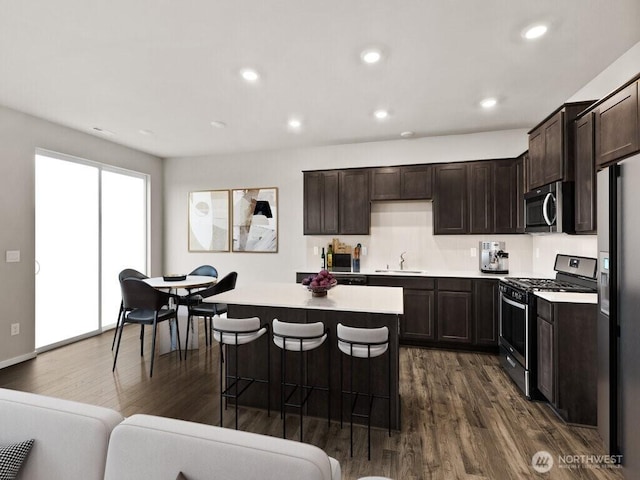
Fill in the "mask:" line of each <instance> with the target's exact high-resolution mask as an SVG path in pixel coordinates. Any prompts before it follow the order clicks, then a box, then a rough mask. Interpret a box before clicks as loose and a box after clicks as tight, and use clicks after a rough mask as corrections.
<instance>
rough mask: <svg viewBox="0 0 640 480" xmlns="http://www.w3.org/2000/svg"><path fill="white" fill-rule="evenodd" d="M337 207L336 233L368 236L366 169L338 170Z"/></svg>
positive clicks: (367, 174)
mask: <svg viewBox="0 0 640 480" xmlns="http://www.w3.org/2000/svg"><path fill="white" fill-rule="evenodd" d="M339 206H340V215H339V217H338V221H339V231H338V233H340V234H344V235H369V226H370V223H371V202H370V201H369V171H368V170H367V169H354V170H340V186H339Z"/></svg>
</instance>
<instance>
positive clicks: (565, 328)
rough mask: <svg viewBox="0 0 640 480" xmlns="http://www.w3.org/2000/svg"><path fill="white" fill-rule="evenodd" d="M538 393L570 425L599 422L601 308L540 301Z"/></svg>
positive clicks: (591, 305)
mask: <svg viewBox="0 0 640 480" xmlns="http://www.w3.org/2000/svg"><path fill="white" fill-rule="evenodd" d="M537 312H538V318H537V340H538V351H537V355H538V363H537V367H538V389H539V390H540V391H541V392H542V394H543V395H544V396H545V397H546V398H547V400H549V403H550V404H551V405H552V406H553V408H554V410H555V411H556V412H557V413H558V415H559V416H560V417H561V418H562V419H564V420H565V421H566V422H569V423H576V424H582V425H596V422H597V392H596V388H597V339H596V318H597V306H596V305H595V304H584V303H560V302H553V303H552V302H548V301H546V300H544V299H541V298H538V300H537Z"/></svg>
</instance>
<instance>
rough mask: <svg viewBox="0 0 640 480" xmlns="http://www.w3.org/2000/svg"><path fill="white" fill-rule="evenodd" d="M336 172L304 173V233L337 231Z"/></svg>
mask: <svg viewBox="0 0 640 480" xmlns="http://www.w3.org/2000/svg"><path fill="white" fill-rule="evenodd" d="M338 182H339V178H338V172H337V171H328V172H305V173H304V234H305V235H321V234H334V233H338Z"/></svg>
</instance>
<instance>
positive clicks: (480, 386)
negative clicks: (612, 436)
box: [0, 326, 622, 480]
mask: <svg viewBox="0 0 640 480" xmlns="http://www.w3.org/2000/svg"><path fill="white" fill-rule="evenodd" d="M138 332H139V330H138V328H137V327H136V326H129V327H127V328H126V329H125V334H124V335H123V339H122V346H121V350H120V355H119V358H118V367H117V369H116V372H115V373H113V374H112V373H111V364H112V361H113V354H112V352H111V339H112V332H107V333H105V334H103V335H100V336H97V337H93V338H90V339H87V340H83V341H81V342H78V343H75V344H73V345H69V346H66V347H62V348H59V349H57V350H53V351H50V352H46V353H43V354H40V355H38V357H37V358H36V359H34V360H31V361H27V362H24V363H22V364H19V365H14V366H12V367H8V368H5V369H2V370H0V386H1V387H4V388H13V389H17V390H24V391H29V392H36V393H41V394H45V395H51V396H55V397H59V398H66V399H70V400H76V401H80V402H86V403H91V404H94V405H102V406H105V407H109V408H113V409H116V410H118V411H120V412H121V413H122V414H123V415H125V416H128V415H132V414H134V413H148V414H153V415H162V416H167V417H173V418H180V419H184V420H190V421H194V422H201V423H207V424H214V425H215V424H217V422H218V415H219V408H218V388H217V385H218V366H219V364H218V361H219V353H218V348H217V345H216V346H214V347H213V348H204V347H203V346H204V337H203V336H201V338H200V343H201V345H202V347H201V348H200V350H197V351H192V352H190V355H189V358H188V359H187V360H186V361H184V360H183V361H182V362H180V361H178V359H177V357H176V356H175V355H174V354H167V355H162V356H159V357H157V359H156V364H155V367H154V376H153V378H152V379H150V378H149V356H148V352H149V350H150V342H149V341H147V346H146V349H147V350H146V352H147V355H146V356H145V357H144V358H141V357H140V355H139V342H138ZM147 337H149V335H147ZM147 340H148V339H147ZM400 356H401V358H400V392H401V396H402V431H401V432H394V433H393V435H392V437H391V438H389V437H388V435H387V432H386V430H378V429H376V430H374V431H373V433H372V455H371V456H372V460H371V461H370V462H369V461H367V453H366V429H364V428H361V427H358V428H356V431H355V433H354V435H355V438H356V446H355V452H354V456H353V458H350V457H349V429H348V428H344V429H342V430H341V429H340V426H339V424H331V426H328V425H327V421H326V419H305V424H304V432H305V441H307V442H308V443H312V444H314V445H317V446H318V447H320V448H322V449H324V450H325V451H326V452H327V453H328V454H329V455H331V456H333V457H335V458H337V459H338V460H339V461H340V463H341V465H342V471H343V478H344V479H345V480H351V479H354V480H355V479H357V478H358V477H361V476H366V475H383V476H387V477H391V478H394V479H398V480H399V479H402V480H407V479H443V480H445V479H446V480H449V479H458V478H460V479H491V480H503V479H527V478H536V477H541V478H543V477H544V478H551V479H573V478H579V479H619V478H622V476H621V474H620V472H619V471H618V470H606V469H598V468H577V469H571V470H570V469H566V468H558V467H554V468H553V469H552V471H551V472H550V473H549V474H544V475H541V474H537V473H535V471H534V470H533V468H532V467H531V465H530V464H531V457H532V455H533V454H534V453H535V452H537V451H539V450H546V451H549V452H550V453H551V454H552V455H553V456H554V458H557V456H558V455H592V454H603V453H604V451H603V449H602V446H601V442H600V439H599V437H598V434H597V431H596V430H595V429H592V428H579V427H572V426H567V425H565V424H563V423H562V421H560V420H559V419H558V418H557V417H556V416H555V414H554V413H553V412H552V411H551V410H550V409H549V408H548V407H547V406H546V405H545V404H543V403H533V402H529V401H527V400H525V399H524V398H523V397H522V395H521V394H520V393H519V392H518V390H517V389H516V388H515V387H514V385H513V384H512V383H511V381H510V380H509V378H508V377H507V376H506V375H505V374H504V372H503V371H502V370H501V369H500V366H499V364H498V360H497V358H496V357H494V356H491V355H485V354H475V353H457V352H447V351H439V350H427V349H418V348H402V349H401V352H400ZM232 424H233V410H232V409H229V410H227V412H226V413H225V426H232ZM297 425H298V423H297V421H296V417H295V416H292V417H291V421H288V422H287V426H288V428H290V430H289V431H288V432H287V437H288V438H291V439H297V438H298V430H297V429H298V426H297ZM240 429H242V430H246V431H252V432H257V433H261V434H266V435H273V436H280V435H281V431H282V423H281V420H280V418H279V415H277V414H275V415H274V414H272V415H271V417H270V418H268V417H267V415H266V412H263V411H260V410H254V409H244V408H241V409H240ZM256 478H259V477H256Z"/></svg>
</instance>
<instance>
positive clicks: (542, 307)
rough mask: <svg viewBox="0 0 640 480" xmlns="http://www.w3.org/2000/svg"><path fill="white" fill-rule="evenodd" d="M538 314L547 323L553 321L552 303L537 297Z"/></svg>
mask: <svg viewBox="0 0 640 480" xmlns="http://www.w3.org/2000/svg"><path fill="white" fill-rule="evenodd" d="M537 310H538V316H539V317H540V318H543V319H545V320H546V321H547V322H549V323H553V304H552V303H550V302H547V301H546V300H543V299H542V298H538V299H537Z"/></svg>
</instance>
